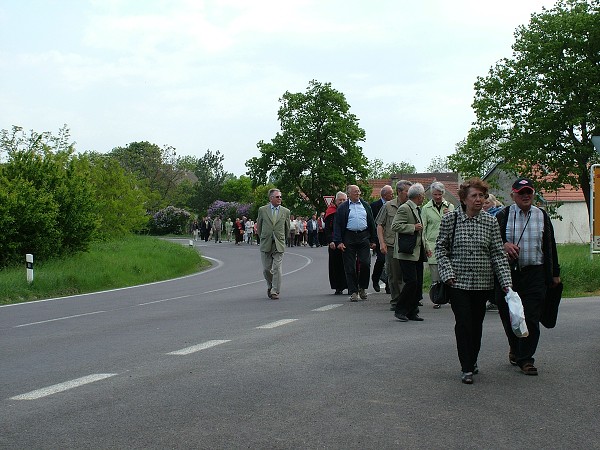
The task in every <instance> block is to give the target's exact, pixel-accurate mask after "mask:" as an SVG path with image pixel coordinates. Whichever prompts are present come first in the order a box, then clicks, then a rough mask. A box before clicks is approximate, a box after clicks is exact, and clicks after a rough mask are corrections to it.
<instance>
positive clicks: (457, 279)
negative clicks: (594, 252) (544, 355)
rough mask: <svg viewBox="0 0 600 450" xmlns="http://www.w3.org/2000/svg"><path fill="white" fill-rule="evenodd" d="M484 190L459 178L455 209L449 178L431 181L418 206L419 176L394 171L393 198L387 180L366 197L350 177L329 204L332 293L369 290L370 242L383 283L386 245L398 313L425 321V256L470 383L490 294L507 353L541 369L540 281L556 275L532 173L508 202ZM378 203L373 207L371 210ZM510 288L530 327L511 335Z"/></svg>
mask: <svg viewBox="0 0 600 450" xmlns="http://www.w3.org/2000/svg"><path fill="white" fill-rule="evenodd" d="M488 191H489V186H488V185H487V183H485V182H484V181H482V180H480V179H478V178H473V179H470V180H467V181H465V182H464V183H462V184H461V185H460V188H459V192H458V194H459V200H460V208H458V209H457V210H455V209H454V206H453V205H452V204H451V203H449V202H448V201H447V200H445V199H444V198H443V195H444V192H445V188H444V186H443V184H441V183H438V182H434V183H432V185H431V197H432V198H431V200H430V201H429V202H427V203H426V204H425V205H424V206H422V205H423V203H424V200H425V189H424V187H423V186H422V185H421V184H420V183H415V184H412V183H411V182H410V181H407V180H401V181H399V182H398V183H397V184H396V193H397V196H396V198H394V197H393V190H392V188H391V186H384V188H382V190H381V200H378V201H377V202H374V203H372V204H371V205H369V204H367V203H366V202H365V201H364V200H362V199H361V198H360V189H359V188H358V186H354V185H353V186H349V187H348V190H347V192H346V193H343V192H338V193H337V194H336V196H335V200H334V202H333V204H332V205H331V206H330V207H329V208H328V210H327V212H326V214H325V219H326V220H325V223H326V236H327V237H328V242H329V280H330V285H331V288H332V289H334V290H335V294H341V293H342V292H343V290H344V289H348V293H349V294H350V301H358V300H359V299H362V300H365V299H366V298H367V294H366V289H367V288H368V284H369V274H370V261H371V258H370V249H373V248H375V246H377V250H378V253H377V255H378V256H377V259H376V262H375V268H374V271H373V272H374V275H373V278H372V282H373V288H374V289H375V290H376V291H378V290H379V286H378V284H379V283H378V282H379V278H378V275H377V273H376V270H375V269H376V268H377V263H378V261H380V256H379V255H383V260H384V264H385V269H386V274H387V286H386V288H388V289H387V290H389V293H390V296H391V309H392V310H393V311H394V315H395V317H396V318H397V320H398V321H400V322H408V321H417V322H420V321H423V318H422V317H421V316H420V315H419V313H420V311H419V306H422V303H421V300H422V292H423V268H424V263H425V262H427V263H428V267H429V270H430V274H431V279H432V282H435V281H441V282H444V283H445V284H446V286H447V288H448V289H449V291H450V294H449V296H450V306H451V308H452V312H453V314H454V317H455V327H454V331H455V337H456V345H457V352H458V357H459V362H460V365H461V381H462V382H463V383H465V384H472V383H473V375H474V374H477V373H478V372H479V367H478V365H477V360H478V356H479V351H480V347H481V337H482V330H483V320H484V317H485V313H486V302H488V301H489V302H492V303H494V304H496V305H497V306H498V309H499V316H500V319H501V321H502V324H503V327H504V330H505V334H506V337H507V340H508V345H509V352H508V359H509V362H510V363H511V364H513V365H515V366H518V367H519V368H520V370H521V371H522V372H523V373H524V374H526V375H537V373H538V371H537V368H536V367H535V365H534V361H535V359H534V354H535V351H536V349H537V345H538V341H539V335H540V316H541V311H542V307H543V304H544V301H545V295H546V290H547V289H548V288H549V287H555V286H556V285H558V284H559V283H560V266H559V264H558V257H557V252H556V241H555V239H554V230H553V228H552V223H551V221H550V219H549V217H548V215H547V213H546V212H545V211H544V210H542V209H540V208H538V207H536V206H535V205H534V204H533V203H534V202H533V200H534V195H535V188H534V186H533V182H532V181H531V180H530V179H527V178H519V179H517V180H516V181H515V182H514V184H513V185H512V192H511V198H512V199H513V201H514V204H512V205H511V206H510V207H506V208H504V207H503V206H502V205H501V204H498V203H499V202H497V200H496V199H495V198H494V197H492V198H491V199H490V194H489V192H488ZM378 202H379V203H380V205H377V203H378ZM486 202H487V204H488V205H487V208H484V205H485V204H486ZM374 210H375V211H378V213H377V214H376V215H375V218H373V211H374ZM406 242H409V244H406ZM407 245H408V246H407ZM376 286H377V287H376ZM509 288H512V289H513V290H514V291H516V292H517V293H518V294H519V295H520V297H521V300H522V303H523V307H524V311H525V319H526V324H527V327H528V330H529V335H528V336H527V337H517V336H516V335H515V333H514V332H513V330H512V326H511V322H510V315H509V310H508V306H507V303H506V300H505V295H506V292H507V291H508V289H509ZM434 307H438V308H439V306H434Z"/></svg>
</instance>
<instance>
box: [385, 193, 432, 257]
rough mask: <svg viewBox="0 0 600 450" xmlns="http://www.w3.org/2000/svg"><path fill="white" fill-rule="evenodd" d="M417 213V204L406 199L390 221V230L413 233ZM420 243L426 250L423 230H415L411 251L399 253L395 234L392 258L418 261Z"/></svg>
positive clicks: (416, 221) (417, 221)
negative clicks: (412, 249) (415, 237)
mask: <svg viewBox="0 0 600 450" xmlns="http://www.w3.org/2000/svg"><path fill="white" fill-rule="evenodd" d="M418 217H419V214H418V213H417V205H416V204H415V202H413V201H412V200H407V201H406V203H404V204H403V205H401V206H399V207H398V211H396V216H395V217H394V221H393V222H392V230H394V231H395V232H396V233H405V234H413V233H415V225H416V224H417V223H420V222H419V220H418V219H417V218H418ZM421 243H423V245H424V247H425V251H427V249H428V247H427V242H426V241H423V232H422V231H419V232H417V245H415V250H414V251H413V252H412V254H411V253H400V252H398V236H397V235H396V246H395V247H394V258H398V259H404V260H408V261H419V260H420V259H421Z"/></svg>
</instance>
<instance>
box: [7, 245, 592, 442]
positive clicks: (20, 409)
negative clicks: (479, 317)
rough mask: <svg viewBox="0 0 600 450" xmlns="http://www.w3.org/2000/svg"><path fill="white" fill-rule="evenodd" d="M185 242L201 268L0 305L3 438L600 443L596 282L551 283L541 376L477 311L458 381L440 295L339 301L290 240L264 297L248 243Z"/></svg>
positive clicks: (313, 252)
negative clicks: (466, 364)
mask: <svg viewBox="0 0 600 450" xmlns="http://www.w3.org/2000/svg"><path fill="white" fill-rule="evenodd" d="M186 242H187V241H186ZM199 249H200V251H201V252H202V253H203V254H204V255H205V256H207V257H210V258H213V262H214V265H213V267H212V268H211V269H209V270H207V271H205V272H203V273H201V274H198V275H194V276H190V277H186V278H181V279H177V280H171V281H168V282H164V283H156V284H152V285H146V286H139V287H135V288H130V289H122V290H115V291H110V292H103V293H97V294H92V295H84V296H75V297H68V298H63V299H53V300H49V301H40V302H35V303H28V304H21V305H14V306H8V307H0V380H1V383H0V448H3V449H4V448H6V449H21V448H22V449H32V448H36V449H45V448H52V449H59V448H60V449H64V448H93V449H100V448H160V449H162V448H206V449H220V448H224V449H230V448H233V449H241V448H252V449H271V448H273V449H305V448H306V449H315V448H319V449H320V448H331V449H387V448H444V449H447V448H448V449H451V448H457V449H458V448H460V449H466V448H473V449H475V448H477V449H481V448H494V449H497V448H548V449H556V448H577V449H579V448H582V449H583V448H585V449H590V448H600V441H599V440H598V438H597V435H596V432H597V431H596V430H597V424H598V419H600V394H599V387H598V386H599V385H600V383H599V381H600V376H599V371H598V369H599V367H600V364H599V363H600V351H599V348H600V339H599V337H600V327H599V326H598V322H599V319H600V299H599V298H580V299H568V300H563V304H562V306H561V310H560V315H559V321H558V325H557V327H556V328H555V329H553V330H546V329H543V330H542V337H541V340H540V346H539V348H538V352H537V361H536V366H537V367H538V369H539V371H540V374H539V376H538V377H528V376H525V375H523V374H521V373H520V372H519V371H518V370H517V369H515V368H514V367H512V366H511V365H509V363H508V359H507V352H508V349H507V343H506V337H505V336H504V334H503V331H502V328H501V324H500V320H499V318H498V316H497V314H496V313H488V314H487V317H486V320H485V323H484V339H483V345H482V350H481V355H480V359H479V367H480V370H481V373H480V374H479V375H476V376H475V383H474V384H473V385H470V386H467V385H463V384H462V383H461V382H460V379H459V374H460V366H459V364H458V357H457V355H456V347H455V341H454V334H453V317H452V312H451V311H450V308H449V307H447V306H445V307H442V309H440V310H434V309H432V308H431V304H428V300H427V299H425V306H424V307H423V308H422V314H421V315H422V316H423V317H424V318H425V321H424V322H408V323H400V322H397V321H396V320H395V319H394V317H393V313H392V312H391V311H389V306H388V305H389V303H388V302H389V298H388V296H387V295H385V294H384V293H383V292H382V293H378V294H377V293H373V292H372V290H370V294H369V299H368V300H367V301H364V302H358V303H349V302H348V297H347V296H334V295H332V293H333V291H332V290H331V289H329V283H328V280H327V251H326V249H324V248H304V247H294V248H291V249H288V252H287V253H286V255H285V258H284V263H283V268H284V272H285V276H284V279H283V287H282V293H281V300H279V301H273V300H268V299H267V298H266V285H265V283H264V281H263V280H262V275H261V265H260V256H259V253H258V248H257V246H247V245H243V246H235V245H233V244H227V243H223V244H214V243H208V244H204V243H201V244H200V245H199Z"/></svg>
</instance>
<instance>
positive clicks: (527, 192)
mask: <svg viewBox="0 0 600 450" xmlns="http://www.w3.org/2000/svg"><path fill="white" fill-rule="evenodd" d="M534 194H535V188H534V187H533V181H531V180H530V179H529V178H517V180H516V181H515V182H514V183H513V185H512V192H511V193H510V196H511V198H512V199H513V201H514V202H515V204H516V205H517V206H518V207H519V208H520V209H522V210H523V211H528V210H529V208H531V205H532V204H533V198H534Z"/></svg>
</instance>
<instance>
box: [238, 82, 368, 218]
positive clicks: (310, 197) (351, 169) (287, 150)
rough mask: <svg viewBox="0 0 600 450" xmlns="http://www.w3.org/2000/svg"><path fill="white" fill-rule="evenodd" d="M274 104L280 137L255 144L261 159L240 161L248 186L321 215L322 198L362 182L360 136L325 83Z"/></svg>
mask: <svg viewBox="0 0 600 450" xmlns="http://www.w3.org/2000/svg"><path fill="white" fill-rule="evenodd" d="M279 101H280V103H281V106H280V108H279V112H278V114H277V117H278V119H279V123H280V126H281V132H278V133H277V134H276V135H275V137H274V138H273V139H272V140H271V142H264V141H260V142H259V143H258V144H257V147H258V149H259V150H260V153H261V156H260V157H254V158H252V159H250V160H249V161H247V162H246V166H247V167H248V174H249V175H250V177H251V178H252V181H253V183H254V185H266V184H267V183H268V182H272V183H274V184H275V185H276V186H277V187H278V188H279V189H281V191H282V192H283V193H284V195H285V204H286V206H288V207H292V208H294V209H295V210H297V211H301V210H303V209H307V208H308V209H310V210H312V211H324V210H325V201H324V200H323V196H324V195H333V194H335V192H336V191H338V190H340V189H341V190H345V187H346V185H348V184H352V183H357V182H361V180H365V181H366V178H367V164H368V161H367V158H366V157H365V156H364V154H363V152H362V148H361V147H360V145H359V143H360V142H363V141H364V140H365V131H364V130H363V129H362V128H361V127H360V126H359V124H358V119H357V117H356V116H355V115H354V114H352V113H350V105H349V104H348V102H347V101H346V98H345V96H344V94H343V93H341V92H339V91H337V90H335V89H333V88H332V87H331V83H320V82H318V81H316V80H312V81H311V82H310V83H309V85H308V88H307V90H306V92H304V93H303V92H298V93H290V92H285V94H283V97H282V98H281V99H280V100H279ZM361 188H364V186H361Z"/></svg>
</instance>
